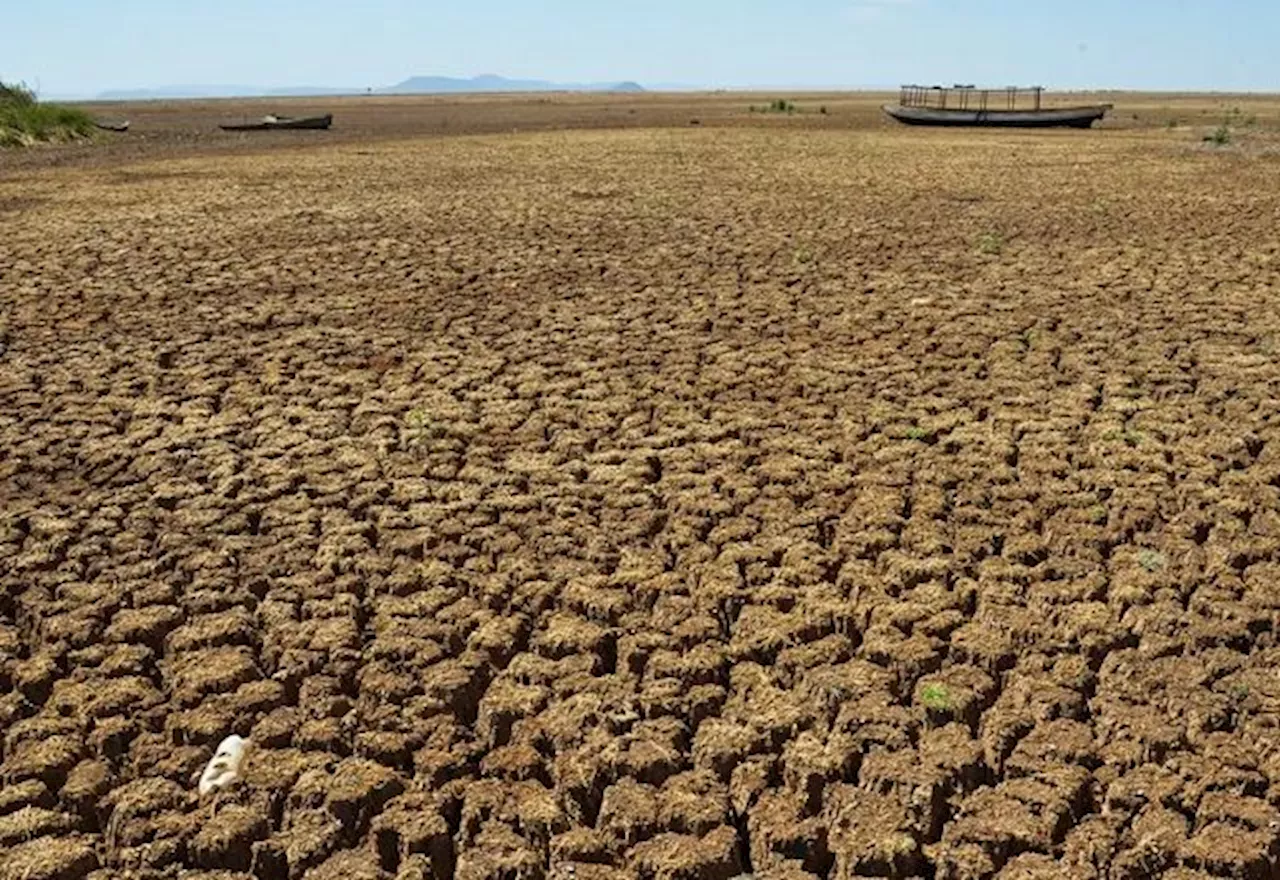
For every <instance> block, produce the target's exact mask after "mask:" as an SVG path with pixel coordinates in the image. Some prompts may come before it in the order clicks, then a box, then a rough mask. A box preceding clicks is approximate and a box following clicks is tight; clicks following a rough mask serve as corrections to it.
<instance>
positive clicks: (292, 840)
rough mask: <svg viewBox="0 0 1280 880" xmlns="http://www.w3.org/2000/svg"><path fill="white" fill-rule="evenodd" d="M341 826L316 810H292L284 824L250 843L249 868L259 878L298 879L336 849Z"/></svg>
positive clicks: (330, 817) (326, 814)
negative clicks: (279, 829) (262, 839)
mask: <svg viewBox="0 0 1280 880" xmlns="http://www.w3.org/2000/svg"><path fill="white" fill-rule="evenodd" d="M341 838H342V826H341V825H339V824H338V821H337V820H336V819H334V818H333V817H332V816H330V815H329V814H328V813H325V812H323V811H320V810H303V811H293V812H292V813H291V814H290V815H289V817H288V827H287V828H286V829H285V830H284V831H281V832H279V833H277V834H274V835H272V836H271V837H270V838H268V839H267V840H264V841H260V842H259V843H256V844H254V846H253V871H254V874H255V875H256V876H258V877H261V878H263V880H299V878H301V877H302V875H303V874H305V873H306V872H307V871H308V870H310V869H311V868H313V867H315V866H316V865H318V864H320V863H321V862H323V861H324V860H325V859H326V858H328V857H329V855H330V854H331V853H333V851H334V850H335V849H337V848H338V845H339V843H340V842H341Z"/></svg>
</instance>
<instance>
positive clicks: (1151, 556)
mask: <svg viewBox="0 0 1280 880" xmlns="http://www.w3.org/2000/svg"><path fill="white" fill-rule="evenodd" d="M1168 564H1169V560H1168V559H1167V558H1166V557H1165V555H1164V554H1163V553H1161V552H1160V551H1159V550H1139V551H1138V565H1141V566H1142V568H1143V570H1145V571H1147V572H1150V573H1151V574H1155V573H1156V572H1158V571H1164V569H1165V566H1167V565H1168Z"/></svg>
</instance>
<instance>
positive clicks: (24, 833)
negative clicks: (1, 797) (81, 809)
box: [0, 807, 80, 849]
mask: <svg viewBox="0 0 1280 880" xmlns="http://www.w3.org/2000/svg"><path fill="white" fill-rule="evenodd" d="M79 825H80V820H79V818H78V817H76V816H71V815H68V814H67V813H59V812H57V811H56V810H46V809H45V808H43V807H23V808H22V809H21V810H18V811H16V812H13V813H9V814H8V815H5V816H0V849H7V848H9V847H11V846H15V845H17V844H19V843H22V842H24V841H28V840H34V839H35V838H37V837H45V836H46V835H48V836H52V835H61V834H66V833H68V832H70V831H74V830H75V829H76V828H77V827H78V826H79Z"/></svg>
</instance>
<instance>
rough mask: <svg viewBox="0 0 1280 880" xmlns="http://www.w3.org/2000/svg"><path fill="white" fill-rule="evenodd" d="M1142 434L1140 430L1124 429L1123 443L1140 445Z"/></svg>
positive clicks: (1131, 445)
mask: <svg viewBox="0 0 1280 880" xmlns="http://www.w3.org/2000/svg"><path fill="white" fill-rule="evenodd" d="M1142 440H1143V434H1142V432H1141V431H1125V432H1124V445H1125V446H1129V447H1133V448H1135V449H1136V448H1137V447H1139V446H1141V445H1142Z"/></svg>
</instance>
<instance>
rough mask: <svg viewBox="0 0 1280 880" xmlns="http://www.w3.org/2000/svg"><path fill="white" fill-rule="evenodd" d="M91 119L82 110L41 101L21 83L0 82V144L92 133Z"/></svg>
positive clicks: (18, 144) (76, 137) (24, 143)
mask: <svg viewBox="0 0 1280 880" xmlns="http://www.w3.org/2000/svg"><path fill="white" fill-rule="evenodd" d="M93 134H94V125H93V119H92V118H91V117H90V116H89V114H88V113H85V112H84V111H83V110H77V109H75V108H74V107H65V106H63V105H61V104H43V103H41V102H40V101H38V100H36V96H35V93H34V92H33V91H31V89H29V88H27V87H26V86H25V85H22V84H16V85H15V84H10V83H3V82H0V147H21V146H29V145H31V144H34V143H39V142H41V141H74V140H85V139H88V138H91V137H93Z"/></svg>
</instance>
